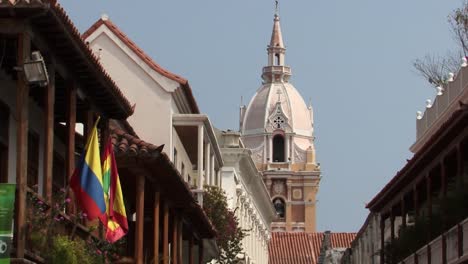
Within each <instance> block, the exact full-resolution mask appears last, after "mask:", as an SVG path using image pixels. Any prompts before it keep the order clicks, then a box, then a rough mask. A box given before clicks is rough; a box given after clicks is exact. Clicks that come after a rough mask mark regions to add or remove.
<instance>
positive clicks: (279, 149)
mask: <svg viewBox="0 0 468 264" xmlns="http://www.w3.org/2000/svg"><path fill="white" fill-rule="evenodd" d="M273 162H284V137H283V136H282V135H276V136H274V137H273Z"/></svg>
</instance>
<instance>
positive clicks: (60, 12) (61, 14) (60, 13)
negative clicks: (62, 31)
mask: <svg viewBox="0 0 468 264" xmlns="http://www.w3.org/2000/svg"><path fill="white" fill-rule="evenodd" d="M19 2H21V1H19ZM32 2H36V3H37V2H39V1H38V0H36V1H32ZM47 2H48V4H49V6H50V7H51V10H52V11H55V12H53V13H54V14H55V15H56V16H57V18H58V19H60V20H62V21H63V22H64V24H65V27H68V30H69V32H70V33H71V35H72V36H73V38H75V41H76V42H77V43H78V45H79V46H80V48H81V50H82V51H83V52H84V53H85V55H86V56H87V57H88V59H90V60H91V62H92V63H93V64H94V66H95V67H96V68H97V70H98V71H99V72H100V73H101V74H102V75H103V76H104V79H105V81H106V82H107V83H108V85H109V86H110V88H111V92H112V93H113V94H114V96H115V97H116V99H117V100H119V101H120V103H121V104H122V106H123V107H124V109H125V111H126V112H127V116H131V115H132V114H133V109H132V106H131V104H130V102H129V101H128V99H127V98H126V97H125V95H124V94H123V93H122V91H121V90H120V89H119V87H118V86H117V85H116V83H115V82H114V80H112V78H111V77H110V76H109V74H108V73H107V72H106V71H105V69H104V67H103V66H102V65H101V63H100V62H99V59H98V58H97V57H96V55H94V53H93V52H92V51H91V49H90V48H89V47H88V46H87V45H86V43H85V42H84V41H83V39H82V38H81V35H80V32H79V31H78V29H77V28H76V26H75V25H74V24H73V21H72V20H71V19H70V17H69V16H68V15H67V13H66V12H65V10H64V8H63V7H62V6H61V5H60V4H59V3H57V2H56V1H47ZM13 5H14V4H13Z"/></svg>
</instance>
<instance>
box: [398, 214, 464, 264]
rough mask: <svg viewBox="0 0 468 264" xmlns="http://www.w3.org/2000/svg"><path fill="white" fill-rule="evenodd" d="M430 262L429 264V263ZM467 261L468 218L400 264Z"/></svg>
mask: <svg viewBox="0 0 468 264" xmlns="http://www.w3.org/2000/svg"><path fill="white" fill-rule="evenodd" d="M429 260H430V262H429ZM467 260H468V218H466V219H465V220H464V221H462V222H461V223H459V224H458V225H456V226H454V227H453V228H451V229H450V230H449V231H447V232H445V233H443V234H442V235H440V236H438V237H437V238H435V239H434V240H432V241H431V242H430V243H429V244H427V245H425V246H424V247H422V248H421V249H419V250H418V251H416V252H415V253H414V254H411V255H410V256H408V257H407V258H406V259H405V260H403V261H402V262H400V263H404V264H414V263H419V264H423V263H447V264H458V263H465V261H467Z"/></svg>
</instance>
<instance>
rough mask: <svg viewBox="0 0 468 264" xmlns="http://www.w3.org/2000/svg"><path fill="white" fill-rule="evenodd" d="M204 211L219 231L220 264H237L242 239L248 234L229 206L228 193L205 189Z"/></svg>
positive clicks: (217, 240)
mask: <svg viewBox="0 0 468 264" xmlns="http://www.w3.org/2000/svg"><path fill="white" fill-rule="evenodd" d="M203 209H204V210H205V212H206V214H207V215H208V217H209V218H210V220H211V223H213V225H214V227H215V228H216V230H217V231H218V236H217V237H216V242H217V244H218V247H219V250H220V252H221V254H220V256H219V258H218V259H217V261H218V263H221V264H231V263H237V260H236V256H237V255H238V254H239V253H241V252H242V239H243V238H244V237H245V236H246V234H245V231H244V230H242V229H241V228H240V226H239V220H238V219H237V217H236V215H235V213H234V211H232V210H230V209H229V208H228V206H227V198H226V193H225V192H224V191H223V190H222V189H220V188H218V187H214V186H207V187H205V193H204V195H203Z"/></svg>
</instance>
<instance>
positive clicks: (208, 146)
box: [204, 142, 212, 185]
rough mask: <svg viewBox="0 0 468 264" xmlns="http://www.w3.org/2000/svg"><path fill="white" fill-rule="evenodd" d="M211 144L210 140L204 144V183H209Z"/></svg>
mask: <svg viewBox="0 0 468 264" xmlns="http://www.w3.org/2000/svg"><path fill="white" fill-rule="evenodd" d="M210 151H211V144H210V142H208V143H206V144H205V168H204V171H205V177H206V178H205V182H204V184H207V185H211V177H212V175H211V166H210V161H211V153H210Z"/></svg>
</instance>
